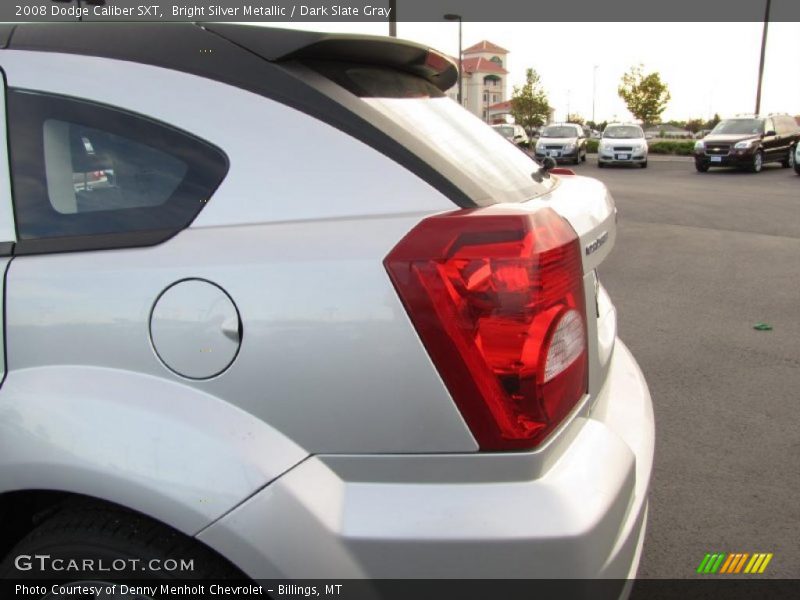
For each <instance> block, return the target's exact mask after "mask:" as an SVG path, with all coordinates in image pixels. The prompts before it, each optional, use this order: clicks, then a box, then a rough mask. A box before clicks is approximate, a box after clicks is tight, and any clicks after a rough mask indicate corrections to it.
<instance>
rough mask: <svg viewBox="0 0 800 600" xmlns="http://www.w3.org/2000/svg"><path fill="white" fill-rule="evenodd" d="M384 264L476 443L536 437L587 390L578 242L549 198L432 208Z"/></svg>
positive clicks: (495, 446)
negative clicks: (512, 205) (515, 208)
mask: <svg viewBox="0 0 800 600" xmlns="http://www.w3.org/2000/svg"><path fill="white" fill-rule="evenodd" d="M384 263H385V265H386V269H387V270H388V272H389V275H390V276H391V278H392V281H393V282H394V285H395V287H396V288H397V291H398V293H399V295H400V298H401V299H402V301H403V304H404V305H405V307H406V310H407V311H408V314H409V316H410V318H411V320H412V322H413V323H414V326H415V327H416V329H417V332H418V333H419V336H420V338H421V339H422V342H423V343H424V345H425V347H426V349H427V350H428V353H429V354H430V356H431V359H432V360H433V362H434V364H435V365H436V368H437V369H438V371H439V373H440V374H441V376H442V379H443V380H444V382H445V385H446V386H447V388H448V389H449V390H450V393H451V395H452V397H453V399H454V401H455V402H456V404H457V405H458V407H459V410H460V411H461V413H462V415H463V416H464V419H465V420H466V422H467V425H469V428H470V430H471V431H472V433H473V435H474V436H475V438H476V439H477V441H478V443H479V444H480V447H481V449H482V450H511V449H529V448H533V447H535V446H536V445H537V444H538V443H539V442H541V441H542V440H543V439H544V438H545V437H546V436H547V434H548V433H550V432H551V431H552V430H553V429H554V428H555V427H556V426H557V425H558V424H559V423H560V422H561V421H562V420H563V418H564V417H565V416H566V415H567V413H568V412H569V411H570V410H571V409H572V408H573V407H574V406H575V404H576V403H577V401H578V400H579V399H580V398H581V397H582V396H583V394H584V393H585V392H586V389H587V373H588V366H587V350H586V311H585V301H584V296H583V274H582V268H581V254H580V246H579V244H578V238H577V236H576V235H575V232H574V231H573V230H572V228H571V227H570V225H569V224H568V223H567V222H566V221H565V220H564V219H562V218H561V217H560V216H559V215H557V214H556V213H555V212H554V211H552V210H551V209H549V208H545V209H540V210H537V211H536V212H534V213H525V214H520V213H513V214H511V213H508V214H498V213H492V214H488V213H487V211H486V210H477V211H459V212H456V213H449V214H446V215H441V216H436V217H431V218H428V219H425V220H424V221H422V222H421V223H420V224H419V225H417V226H416V227H415V228H414V229H413V230H412V231H411V232H410V233H409V234H408V235H406V237H404V238H403V239H402V240H401V241H400V243H399V244H398V245H397V246H396V247H395V248H394V249H393V250H392V251H391V252H390V253H389V255H388V256H387V257H386V260H385V261H384Z"/></svg>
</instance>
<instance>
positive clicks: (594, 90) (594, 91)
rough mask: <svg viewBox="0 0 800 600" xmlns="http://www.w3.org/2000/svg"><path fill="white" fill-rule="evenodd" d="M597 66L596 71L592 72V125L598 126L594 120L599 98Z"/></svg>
mask: <svg viewBox="0 0 800 600" xmlns="http://www.w3.org/2000/svg"><path fill="white" fill-rule="evenodd" d="M597 66H598V65H595V66H594V70H593V71H592V123H594V124H595V125H597V121H595V120H594V99H595V98H596V97H597Z"/></svg>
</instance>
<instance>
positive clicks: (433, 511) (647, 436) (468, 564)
mask: <svg viewBox="0 0 800 600" xmlns="http://www.w3.org/2000/svg"><path fill="white" fill-rule="evenodd" d="M653 445H654V426H653V412H652V405H651V400H650V394H649V392H648V389H647V385H646V383H645V381H644V378H643V376H642V374H641V371H640V370H639V367H638V366H637V364H636V362H635V360H634V359H633V357H632V356H631V354H630V352H629V351H628V350H627V348H626V347H625V346H624V345H623V344H622V343H621V342H619V341H617V344H616V348H615V350H614V354H613V357H612V359H611V363H610V367H609V374H608V378H607V379H606V383H605V386H604V387H603V388H602V390H601V392H600V394H598V398H597V401H596V402H595V403H594V404H593V405H592V407H591V409H589V408H587V409H586V410H583V411H582V412H581V414H580V415H579V416H577V417H576V418H575V419H574V420H573V421H572V422H571V423H570V424H569V425H568V426H567V427H566V428H565V429H564V430H563V431H561V432H560V434H559V435H558V436H557V437H556V439H555V440H554V441H553V443H552V444H549V445H548V447H546V448H544V449H542V450H541V451H538V452H536V453H515V454H463V455H425V456H421V455H416V456H413V455H412V456H406V455H404V456H370V457H365V456H316V457H311V458H309V459H307V460H306V461H305V462H303V463H301V464H300V465H298V466H297V467H295V468H294V469H292V470H291V471H289V472H288V473H286V474H285V475H284V476H282V477H281V478H280V479H278V480H277V481H275V482H273V483H272V484H271V485H269V486H268V487H267V488H265V489H264V490H263V491H261V492H260V493H258V494H256V495H255V496H253V497H252V498H250V499H249V500H247V501H246V502H245V503H243V504H242V505H241V506H240V507H238V508H237V509H236V510H234V511H232V512H231V513H229V514H228V515H226V516H225V517H224V518H223V519H221V520H220V521H218V522H217V523H215V524H214V525H212V526H211V527H209V528H208V529H206V530H204V531H203V532H201V533H200V535H199V536H198V537H199V538H200V539H201V540H203V541H204V542H205V543H207V544H209V545H210V546H212V547H213V548H215V549H216V550H217V551H219V552H220V553H222V554H223V555H224V556H226V557H227V558H228V559H229V560H231V561H232V562H233V563H235V564H236V565H237V566H238V567H239V568H241V569H242V570H243V571H244V572H245V573H247V574H248V575H250V576H252V577H254V578H295V579H302V578H328V577H330V578H365V577H366V578H407V577H415V578H606V577H610V578H630V577H633V576H635V573H636V570H637V567H638V563H639V557H640V554H641V549H642V544H643V540H644V531H645V523H646V515H647V493H648V488H649V481H650V473H651V468H652V463H653Z"/></svg>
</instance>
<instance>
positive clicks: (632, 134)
mask: <svg viewBox="0 0 800 600" xmlns="http://www.w3.org/2000/svg"><path fill="white" fill-rule="evenodd" d="M603 137H604V138H612V139H622V138H642V137H644V133H642V130H641V128H639V127H636V126H635V125H620V126H617V127H606V130H605V131H604V132H603Z"/></svg>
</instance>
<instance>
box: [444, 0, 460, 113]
mask: <svg viewBox="0 0 800 600" xmlns="http://www.w3.org/2000/svg"><path fill="white" fill-rule="evenodd" d="M444 18H445V20H447V21H458V103H459V104H460V105H461V106H464V103H463V102H462V101H461V92H462V91H463V90H462V87H461V86H462V85H463V84H462V83H461V80H462V79H463V73H462V72H461V69H462V66H461V62H462V59H461V25H462V18H461V15H456V14H453V13H447V14H446V15H444Z"/></svg>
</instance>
